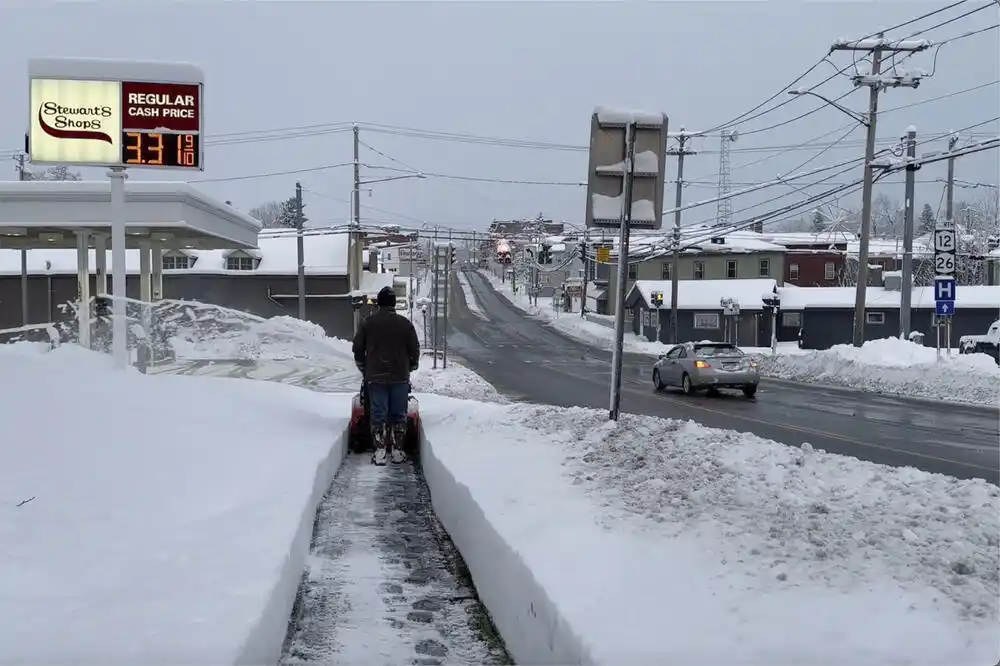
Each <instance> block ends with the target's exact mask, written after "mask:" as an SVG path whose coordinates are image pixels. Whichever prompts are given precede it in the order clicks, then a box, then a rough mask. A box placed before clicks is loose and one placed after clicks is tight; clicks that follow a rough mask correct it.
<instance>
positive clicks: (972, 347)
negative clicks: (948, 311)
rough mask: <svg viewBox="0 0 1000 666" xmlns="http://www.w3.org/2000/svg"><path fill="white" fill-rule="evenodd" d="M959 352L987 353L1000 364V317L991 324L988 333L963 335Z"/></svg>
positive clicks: (959, 344)
mask: <svg viewBox="0 0 1000 666" xmlns="http://www.w3.org/2000/svg"><path fill="white" fill-rule="evenodd" d="M958 353H959V354H987V355H988V356H992V357H993V360H994V361H996V362H997V364H998V365H1000V319H998V320H997V321H995V322H993V323H992V324H990V328H989V330H988V331H987V332H986V335H963V336H962V337H961V338H959V340H958Z"/></svg>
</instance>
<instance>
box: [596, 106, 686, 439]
mask: <svg viewBox="0 0 1000 666" xmlns="http://www.w3.org/2000/svg"><path fill="white" fill-rule="evenodd" d="M666 151H667V116H666V115H665V114H663V113H648V112H643V111H625V110H617V109H608V108H604V107H598V108H597V109H595V110H594V113H593V114H591V118H590V160H589V166H588V170H587V203H586V225H587V227H588V228H590V227H604V228H617V229H618V284H617V285H616V286H617V290H616V291H617V294H616V295H615V346H614V349H613V352H612V357H611V396H610V403H611V405H610V409H609V413H608V418H609V420H612V421H617V420H618V415H619V411H620V409H619V407H620V406H621V387H622V356H623V347H624V343H625V294H626V293H627V286H628V285H627V283H628V245H629V233H630V231H631V228H632V227H639V228H643V229H659V228H660V226H661V224H662V223H663V178H664V174H665V171H666V160H665V159H664V158H665V157H666Z"/></svg>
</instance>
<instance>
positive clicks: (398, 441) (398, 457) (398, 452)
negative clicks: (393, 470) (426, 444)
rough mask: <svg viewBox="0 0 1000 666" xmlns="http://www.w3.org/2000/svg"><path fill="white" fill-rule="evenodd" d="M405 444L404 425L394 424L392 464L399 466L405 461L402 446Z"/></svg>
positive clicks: (404, 452)
mask: <svg viewBox="0 0 1000 666" xmlns="http://www.w3.org/2000/svg"><path fill="white" fill-rule="evenodd" d="M405 444H406V424H405V423H395V424H393V426H392V462H393V463H395V464H397V465H398V464H400V463H401V462H404V461H405V460H406V451H405V450H403V446H405Z"/></svg>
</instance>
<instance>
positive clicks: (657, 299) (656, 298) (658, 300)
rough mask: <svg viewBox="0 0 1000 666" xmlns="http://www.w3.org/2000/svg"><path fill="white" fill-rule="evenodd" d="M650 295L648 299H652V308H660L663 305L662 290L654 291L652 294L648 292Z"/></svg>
mask: <svg viewBox="0 0 1000 666" xmlns="http://www.w3.org/2000/svg"><path fill="white" fill-rule="evenodd" d="M650 296H651V298H650V300H652V302H653V307H654V308H662V307H663V292H662V291H654V292H653V293H652V294H650Z"/></svg>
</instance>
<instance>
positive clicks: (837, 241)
mask: <svg viewBox="0 0 1000 666" xmlns="http://www.w3.org/2000/svg"><path fill="white" fill-rule="evenodd" d="M764 237H765V238H766V239H767V240H769V241H771V242H772V243H777V244H778V245H786V246H787V245H809V246H817V247H829V246H831V245H842V244H844V243H852V242H854V241H856V240H857V239H856V238H855V236H854V234H851V233H847V232H845V231H819V232H815V233H814V232H809V231H805V232H795V231H791V232H780V233H767V234H764Z"/></svg>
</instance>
